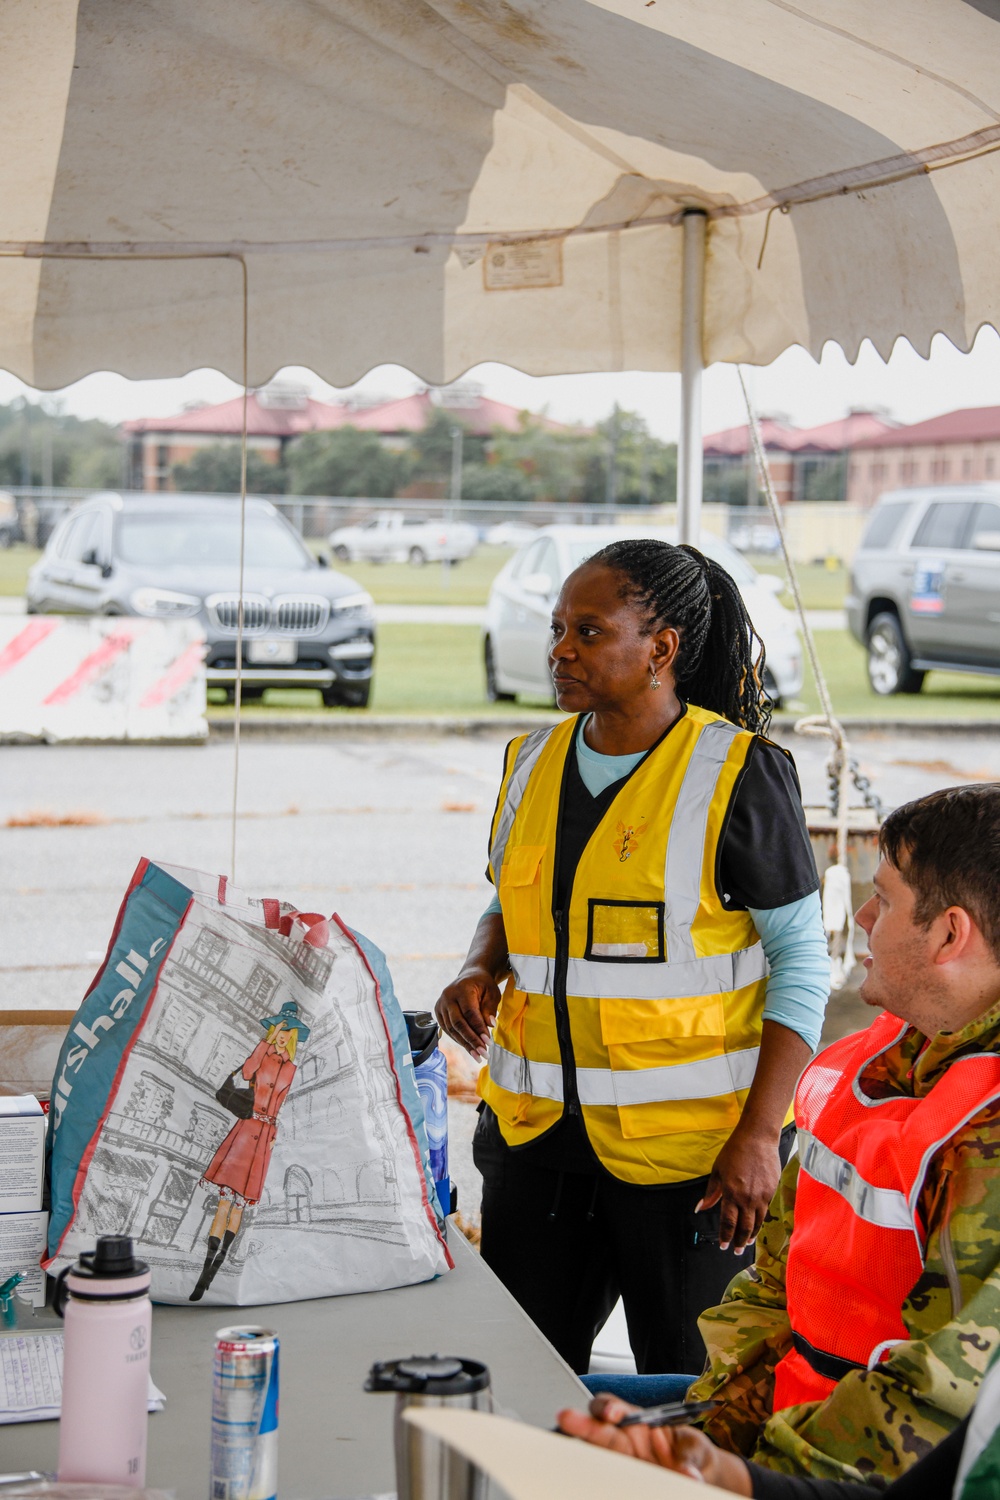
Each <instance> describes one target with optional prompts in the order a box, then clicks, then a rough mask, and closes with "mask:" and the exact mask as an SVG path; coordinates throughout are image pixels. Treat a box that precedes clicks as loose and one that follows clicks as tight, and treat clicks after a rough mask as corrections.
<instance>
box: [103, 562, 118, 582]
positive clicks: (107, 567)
mask: <svg viewBox="0 0 1000 1500" xmlns="http://www.w3.org/2000/svg"><path fill="white" fill-rule="evenodd" d="M114 571H115V570H114V568H113V567H112V566H111V564H110V563H105V564H104V566H103V567H102V568H101V577H102V578H110V577H111V575H112V573H113V572H114Z"/></svg>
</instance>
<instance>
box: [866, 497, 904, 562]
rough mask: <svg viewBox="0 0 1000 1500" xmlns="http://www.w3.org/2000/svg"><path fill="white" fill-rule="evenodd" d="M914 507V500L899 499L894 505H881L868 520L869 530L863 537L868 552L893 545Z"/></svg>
mask: <svg viewBox="0 0 1000 1500" xmlns="http://www.w3.org/2000/svg"><path fill="white" fill-rule="evenodd" d="M912 509H913V502H912V500H899V501H896V502H894V503H893V504H892V505H880V506H879V508H878V510H877V511H876V512H875V514H874V515H873V516H872V518H871V520H870V521H869V522H868V527H867V530H866V531H865V534H864V536H863V537H862V538H861V546H862V547H863V549H864V550H865V551H866V552H876V551H879V550H881V549H882V548H884V547H891V546H892V544H893V542H894V541H895V540H896V538H897V537H898V536H899V533H900V531H901V529H902V526H903V522H904V521H905V519H906V517H907V516H908V515H909V513H910V511H911V510H912Z"/></svg>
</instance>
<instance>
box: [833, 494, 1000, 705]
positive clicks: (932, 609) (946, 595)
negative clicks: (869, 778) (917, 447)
mask: <svg viewBox="0 0 1000 1500" xmlns="http://www.w3.org/2000/svg"><path fill="white" fill-rule="evenodd" d="M846 603H847V622H848V625H849V626H850V630H851V634H852V635H853V636H854V637H855V638H856V639H857V640H859V641H860V642H861V643H862V645H864V646H865V647H867V650H868V679H869V681H870V682H871V685H872V687H873V689H874V690H875V692H876V693H883V694H886V693H919V692H920V689H921V688H922V687H923V684H924V677H925V675H926V673H927V672H928V671H930V670H931V669H932V668H941V667H943V668H946V669H947V670H948V671H951V672H987V673H991V674H995V675H1000V484H967V485H962V486H960V487H959V486H956V487H954V488H952V489H948V488H945V487H944V486H942V487H940V488H934V489H919V490H895V491H893V492H892V493H890V494H886V495H883V496H882V498H881V499H880V500H879V502H878V504H877V505H876V507H875V510H874V511H873V513H872V518H871V520H870V521H869V523H868V527H867V529H866V531H865V534H864V536H863V537H862V539H861V545H860V547H859V548H858V551H857V554H856V556H855V558H854V562H853V564H852V566H851V579H850V586H849V593H848V597H847V601H846Z"/></svg>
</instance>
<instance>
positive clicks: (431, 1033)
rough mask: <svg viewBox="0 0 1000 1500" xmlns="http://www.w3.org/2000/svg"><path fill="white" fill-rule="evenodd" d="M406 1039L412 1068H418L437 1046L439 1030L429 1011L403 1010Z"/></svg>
mask: <svg viewBox="0 0 1000 1500" xmlns="http://www.w3.org/2000/svg"><path fill="white" fill-rule="evenodd" d="M403 1016H404V1019H405V1021H406V1031H407V1037H408V1040H409V1043H410V1052H411V1054H412V1056H413V1066H414V1067H415V1068H419V1067H420V1064H421V1063H424V1062H426V1061H427V1059H428V1058H429V1057H430V1055H431V1053H432V1052H433V1051H434V1049H435V1047H436V1046H437V1044H438V1038H439V1036H440V1035H441V1028H440V1026H438V1023H437V1022H436V1021H435V1019H434V1017H433V1016H432V1015H431V1013H430V1011H429V1010H404V1012H403Z"/></svg>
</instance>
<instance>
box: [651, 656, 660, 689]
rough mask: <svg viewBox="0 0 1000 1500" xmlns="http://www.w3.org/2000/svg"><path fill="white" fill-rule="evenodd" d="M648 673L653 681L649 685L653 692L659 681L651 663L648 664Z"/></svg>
mask: <svg viewBox="0 0 1000 1500" xmlns="http://www.w3.org/2000/svg"><path fill="white" fill-rule="evenodd" d="M649 672H650V676H651V677H652V679H653V680H652V682H651V683H650V684H649V685H650V687H651V688H652V689H653V691H654V692H655V691H656V689H657V688H658V687H659V686H660V679H659V678H658V677H657V675H656V668H655V667H654V666H653V664H652V662H650V664H649Z"/></svg>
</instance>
